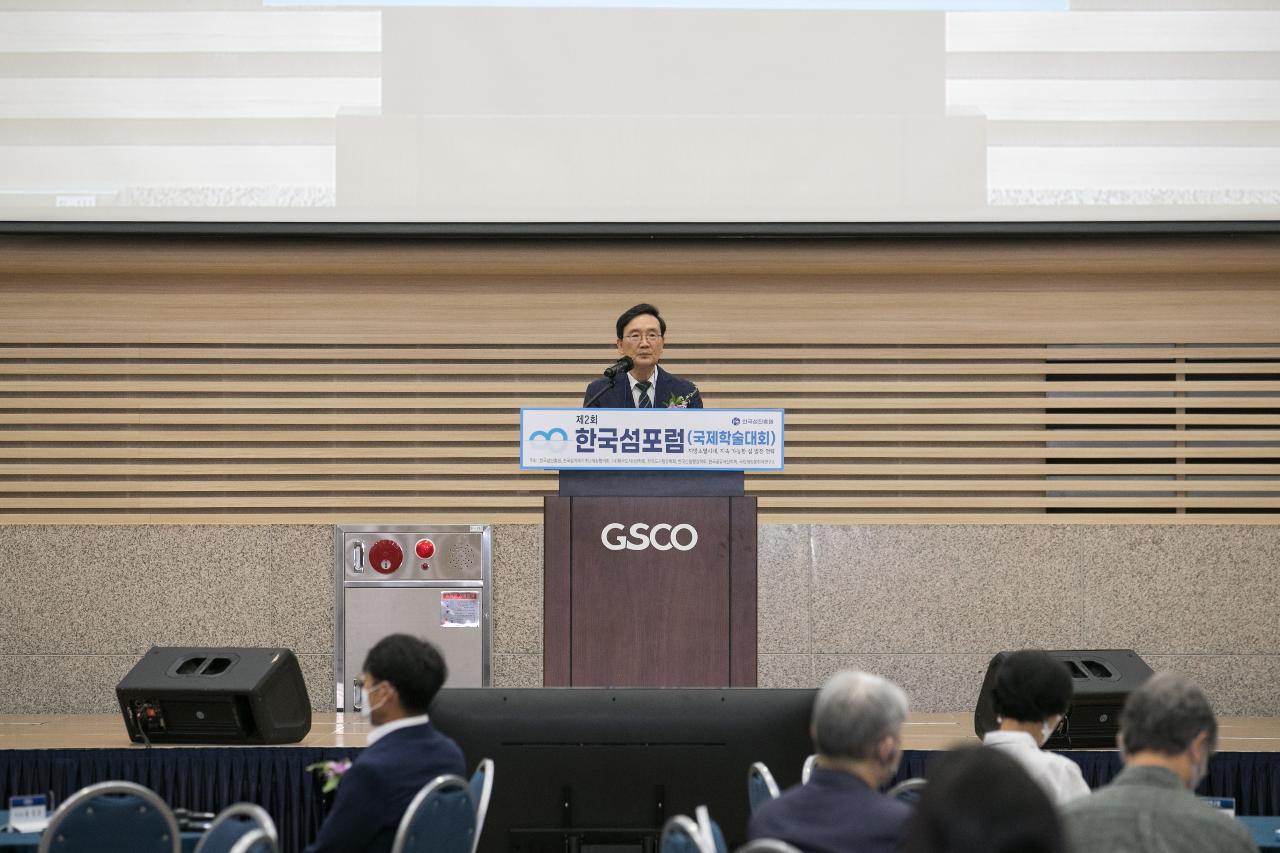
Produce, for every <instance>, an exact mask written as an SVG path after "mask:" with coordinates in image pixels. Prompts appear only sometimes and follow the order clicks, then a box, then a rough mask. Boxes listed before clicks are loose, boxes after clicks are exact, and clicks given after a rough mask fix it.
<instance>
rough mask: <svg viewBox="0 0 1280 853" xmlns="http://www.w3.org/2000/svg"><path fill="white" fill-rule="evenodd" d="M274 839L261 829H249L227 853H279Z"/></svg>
mask: <svg viewBox="0 0 1280 853" xmlns="http://www.w3.org/2000/svg"><path fill="white" fill-rule="evenodd" d="M279 850H280V848H279V847H277V846H276V839H275V837H274V836H272V835H271V833H269V832H267V831H266V830H265V829H263V828H262V827H258V828H257V829H251V830H249V831H248V832H246V833H245V834H244V835H242V836H240V838H239V839H238V840H237V841H236V843H235V844H233V845H231V850H230V851H228V853H279Z"/></svg>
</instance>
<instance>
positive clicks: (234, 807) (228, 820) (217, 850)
mask: <svg viewBox="0 0 1280 853" xmlns="http://www.w3.org/2000/svg"><path fill="white" fill-rule="evenodd" d="M255 829H261V830H263V831H265V832H266V834H267V835H268V836H269V837H270V838H271V841H272V842H273V843H279V839H278V836H277V834H276V824H275V821H273V820H272V819H271V815H269V814H267V810H266V809H264V808H263V807H262V806H258V805H254V804H253V803H232V804H231V805H229V806H227V807H226V808H225V809H223V810H222V811H220V812H219V813H218V816H217V817H215V818H214V819H213V823H212V824H210V825H209V829H208V830H207V831H206V832H205V834H204V835H203V836H202V837H201V838H200V841H199V843H197V844H196V849H195V853H231V849H232V848H233V847H234V846H235V843H236V842H237V841H239V840H240V838H241V837H243V836H245V835H248V834H249V833H251V832H253V831H254V830H255Z"/></svg>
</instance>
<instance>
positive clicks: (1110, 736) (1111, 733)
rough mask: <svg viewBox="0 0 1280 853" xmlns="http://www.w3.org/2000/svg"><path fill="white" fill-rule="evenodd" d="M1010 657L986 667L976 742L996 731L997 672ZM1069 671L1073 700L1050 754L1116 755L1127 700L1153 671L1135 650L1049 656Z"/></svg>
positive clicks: (997, 658) (976, 715)
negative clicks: (1104, 751) (994, 698)
mask: <svg viewBox="0 0 1280 853" xmlns="http://www.w3.org/2000/svg"><path fill="white" fill-rule="evenodd" d="M1008 654H1010V653H1009V652H1000V653H999V654H997V655H996V656H995V657H993V658H992V659H991V663H990V664H988V665H987V674H986V676H984V677H983V679H982V691H981V692H980V693H979V694H978V706H977V707H976V708H974V711H973V728H974V731H976V732H977V734H978V737H982V736H983V735H984V734H986V733H987V732H989V731H991V730H993V729H995V728H996V727H997V726H998V724H997V723H996V712H995V709H994V708H993V707H992V703H991V687H992V685H993V684H995V678H996V671H997V670H998V669H999V668H1000V664H1001V663H1003V662H1004V659H1005V656H1006V655H1008ZM1049 654H1050V655H1051V656H1053V657H1055V658H1057V659H1058V660H1060V661H1063V662H1064V663H1066V665H1067V667H1068V668H1069V669H1070V670H1071V682H1072V687H1073V690H1072V697H1071V705H1070V706H1069V707H1068V708H1067V713H1066V715H1065V716H1064V717H1063V718H1062V724H1061V725H1059V726H1058V728H1057V729H1056V730H1055V731H1054V733H1053V734H1052V735H1050V736H1049V740H1048V742H1047V743H1045V747H1046V748H1048V749H1115V747H1116V734H1117V733H1118V732H1119V731H1120V711H1121V709H1123V708H1124V702H1125V699H1127V698H1129V694H1130V693H1132V692H1133V691H1134V690H1135V689H1136V688H1137V687H1138V686H1139V685H1141V684H1142V683H1143V682H1144V681H1146V680H1147V679H1148V678H1150V677H1151V674H1152V670H1151V667H1149V666H1147V663H1146V661H1144V660H1143V659H1142V658H1140V657H1138V653H1137V652H1135V651H1133V650H1132V649H1083V650H1082V649H1071V650H1067V651H1050V652H1049Z"/></svg>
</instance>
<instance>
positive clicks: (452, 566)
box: [333, 524, 492, 712]
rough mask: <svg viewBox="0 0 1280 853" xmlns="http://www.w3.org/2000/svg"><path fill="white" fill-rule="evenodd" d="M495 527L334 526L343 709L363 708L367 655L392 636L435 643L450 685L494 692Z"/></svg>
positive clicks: (337, 672) (337, 662)
mask: <svg viewBox="0 0 1280 853" xmlns="http://www.w3.org/2000/svg"><path fill="white" fill-rule="evenodd" d="M491 534H492V530H491V528H490V527H489V526H488V525H480V524H472V525H466V524H435V525H431V524H422V525H355V524H353V525H338V526H337V527H336V528H335V529H334V537H333V541H334V544H333V548H334V566H335V569H334V595H335V601H334V637H333V644H334V646H333V647H334V653H333V656H334V660H333V670H334V676H335V680H336V682H337V709H338V710H339V711H348V712H355V711H359V710H360V707H361V704H362V702H363V697H362V696H361V695H360V693H361V691H360V672H361V667H362V666H363V665H364V659H365V655H367V654H368V652H369V649H370V648H371V647H372V646H373V645H374V644H375V643H377V642H378V640H380V639H382V638H383V637H385V636H387V635H388V634H410V635H412V636H415V637H420V638H422V639H424V640H428V641H430V642H431V643H432V644H434V645H435V646H436V647H437V648H438V649H440V652H441V654H443V655H444V660H445V663H446V664H447V665H448V668H449V677H448V679H447V680H446V681H445V686H447V687H488V686H489V648H490V599H491V596H492V587H491V586H490V582H489V571H490V566H491V561H492V548H491V539H492V535H491Z"/></svg>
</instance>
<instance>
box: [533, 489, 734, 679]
mask: <svg viewBox="0 0 1280 853" xmlns="http://www.w3.org/2000/svg"><path fill="white" fill-rule="evenodd" d="M543 525H544V526H543V531H544V532H543V637H544V639H543V684H544V685H546V686H548V687H754V686H755V685H756V499H755V498H754V497H744V496H743V475H742V472H740V471H697V472H692V471H691V472H683V471H561V472H560V493H559V495H558V496H556V497H547V498H544V503H543Z"/></svg>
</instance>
